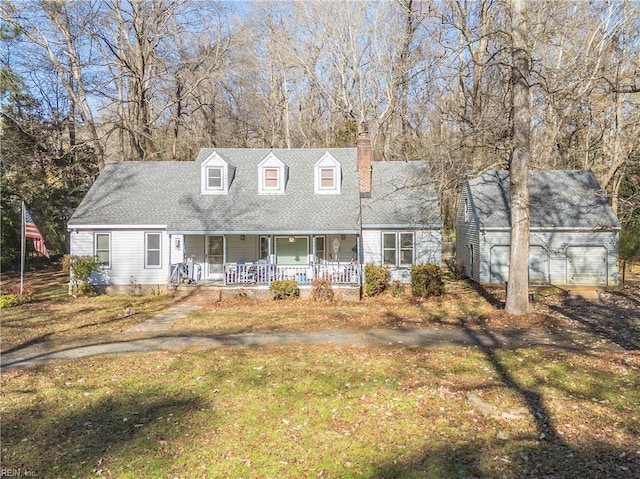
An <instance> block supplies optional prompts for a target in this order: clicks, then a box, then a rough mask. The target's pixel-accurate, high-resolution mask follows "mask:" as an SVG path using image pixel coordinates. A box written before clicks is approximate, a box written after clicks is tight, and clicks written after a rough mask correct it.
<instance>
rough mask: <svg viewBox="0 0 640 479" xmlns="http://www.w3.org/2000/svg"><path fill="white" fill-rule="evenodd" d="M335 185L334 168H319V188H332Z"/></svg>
mask: <svg viewBox="0 0 640 479" xmlns="http://www.w3.org/2000/svg"><path fill="white" fill-rule="evenodd" d="M335 187H336V170H335V168H320V189H321V190H333V189H335Z"/></svg>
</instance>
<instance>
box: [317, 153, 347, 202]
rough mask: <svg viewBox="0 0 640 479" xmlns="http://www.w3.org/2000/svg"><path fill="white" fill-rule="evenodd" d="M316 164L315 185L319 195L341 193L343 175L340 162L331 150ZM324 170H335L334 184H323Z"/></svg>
mask: <svg viewBox="0 0 640 479" xmlns="http://www.w3.org/2000/svg"><path fill="white" fill-rule="evenodd" d="M313 166H314V173H313V174H314V178H313V186H314V193H315V194H317V195H338V194H340V193H341V184H342V175H341V172H342V170H341V168H340V163H339V162H338V160H336V159H335V158H334V157H333V156H332V155H331V154H330V153H329V152H326V153H325V154H324V155H322V157H320V159H319V160H318V161H316V163H315V164H314V165H313ZM322 170H333V186H331V187H327V186H322Z"/></svg>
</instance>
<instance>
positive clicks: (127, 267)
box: [70, 229, 170, 285]
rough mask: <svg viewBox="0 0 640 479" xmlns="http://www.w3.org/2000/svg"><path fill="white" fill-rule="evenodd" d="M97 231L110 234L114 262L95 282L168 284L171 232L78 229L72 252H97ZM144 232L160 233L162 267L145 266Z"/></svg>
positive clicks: (74, 236)
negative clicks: (95, 238) (95, 237)
mask: <svg viewBox="0 0 640 479" xmlns="http://www.w3.org/2000/svg"><path fill="white" fill-rule="evenodd" d="M95 233H109V234H110V235H111V249H110V258H111V265H110V267H109V268H105V269H104V271H103V272H102V273H101V274H99V275H94V276H93V277H92V281H93V282H94V283H95V284H106V285H109V284H113V285H134V284H140V285H142V284H166V283H167V281H168V275H169V249H170V243H169V234H168V233H166V232H164V231H160V230H143V229H140V230H126V231H121V230H115V231H113V230H112V231H106V230H99V231H78V232H72V233H71V245H70V252H71V254H72V255H76V256H85V255H91V256H93V255H94V254H95V250H94V235H95ZM145 233H161V258H162V261H161V265H160V268H145V267H144V257H145Z"/></svg>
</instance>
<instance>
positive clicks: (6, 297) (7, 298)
mask: <svg viewBox="0 0 640 479" xmlns="http://www.w3.org/2000/svg"><path fill="white" fill-rule="evenodd" d="M17 305H18V300H17V299H16V295H15V294H3V295H1V296H0V309H2V308H11V307H13V306H17Z"/></svg>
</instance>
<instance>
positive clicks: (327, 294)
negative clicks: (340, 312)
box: [311, 279, 334, 301]
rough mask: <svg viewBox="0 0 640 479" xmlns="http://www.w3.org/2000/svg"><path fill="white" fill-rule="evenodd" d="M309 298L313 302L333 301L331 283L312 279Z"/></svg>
mask: <svg viewBox="0 0 640 479" xmlns="http://www.w3.org/2000/svg"><path fill="white" fill-rule="evenodd" d="M311 288H312V289H311V297H312V298H313V300H314V301H333V296H334V295H333V288H332V287H331V281H329V280H326V279H314V280H313V281H311Z"/></svg>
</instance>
